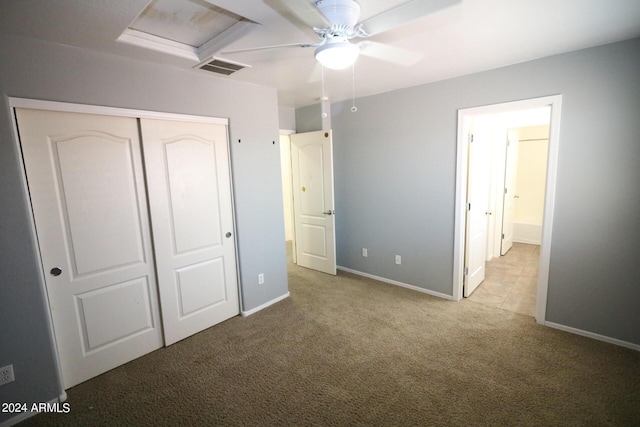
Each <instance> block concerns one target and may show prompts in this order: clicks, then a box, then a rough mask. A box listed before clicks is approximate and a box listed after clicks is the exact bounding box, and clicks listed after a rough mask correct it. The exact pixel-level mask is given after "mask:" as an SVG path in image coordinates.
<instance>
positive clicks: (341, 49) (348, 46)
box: [315, 40, 360, 70]
mask: <svg viewBox="0 0 640 427" xmlns="http://www.w3.org/2000/svg"><path fill="white" fill-rule="evenodd" d="M359 53H360V48H358V46H356V45H354V44H352V43H349V42H348V41H347V40H335V41H334V40H329V41H328V42H327V43H326V44H324V45H322V46H320V47H319V48H317V49H316V52H315V57H316V59H317V60H318V61H319V62H320V63H321V64H322V65H323V66H325V67H327V68H331V69H332V70H343V69H345V68H347V67H349V66H351V65H352V64H353V63H354V62H356V59H358V54H359Z"/></svg>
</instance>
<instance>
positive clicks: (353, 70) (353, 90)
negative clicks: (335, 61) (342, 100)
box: [351, 62, 358, 113]
mask: <svg viewBox="0 0 640 427" xmlns="http://www.w3.org/2000/svg"><path fill="white" fill-rule="evenodd" d="M351 67H352V68H351V99H352V107H351V112H352V113H355V112H356V111H358V107H356V63H355V62H354V63H353V65H351Z"/></svg>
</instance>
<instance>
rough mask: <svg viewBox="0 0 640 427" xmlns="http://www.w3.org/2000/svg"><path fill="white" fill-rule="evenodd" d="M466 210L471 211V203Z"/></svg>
mask: <svg viewBox="0 0 640 427" xmlns="http://www.w3.org/2000/svg"><path fill="white" fill-rule="evenodd" d="M467 210H469V211H470V210H471V203H469V206H468V207H467Z"/></svg>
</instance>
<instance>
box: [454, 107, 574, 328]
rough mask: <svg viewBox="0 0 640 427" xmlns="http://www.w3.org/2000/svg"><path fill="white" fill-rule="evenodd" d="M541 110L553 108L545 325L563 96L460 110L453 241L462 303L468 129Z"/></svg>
mask: <svg viewBox="0 0 640 427" xmlns="http://www.w3.org/2000/svg"><path fill="white" fill-rule="evenodd" d="M541 107H551V117H550V120H549V153H548V157H547V173H546V190H545V199H544V200H545V203H544V214H543V224H542V244H541V247H540V264H539V270H538V287H537V298H536V316H535V318H536V322H537V323H539V324H544V323H545V320H546V311H547V290H548V285H549V263H550V258H551V238H552V231H553V213H554V210H555V196H556V177H557V168H558V151H559V145H560V115H561V110H562V95H551V96H545V97H540V98H531V99H526V100H521V101H513V102H504V103H500V104H492V105H486V106H480V107H473V108H464V109H460V110H458V136H457V160H456V193H455V194H456V196H455V212H454V241H453V251H454V252H453V254H454V256H453V297H454V299H455V300H456V301H460V300H461V299H462V289H463V280H464V271H463V270H464V251H465V216H466V197H467V182H466V176H467V168H468V163H469V158H468V152H467V128H468V124H469V121H470V118H471V117H473V116H477V115H486V114H497V113H505V112H509V111H515V110H528V109H534V108H541Z"/></svg>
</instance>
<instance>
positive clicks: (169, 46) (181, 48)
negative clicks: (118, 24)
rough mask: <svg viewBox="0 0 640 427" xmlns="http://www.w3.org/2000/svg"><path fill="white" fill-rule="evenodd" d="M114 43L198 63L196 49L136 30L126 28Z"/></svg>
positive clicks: (198, 58) (198, 57)
mask: <svg viewBox="0 0 640 427" xmlns="http://www.w3.org/2000/svg"><path fill="white" fill-rule="evenodd" d="M116 41H119V42H122V43H126V44H130V45H133V46H138V47H141V48H144V49H150V50H155V51H156V52H162V53H167V54H169V55H174V56H179V57H181V58H185V59H190V60H192V61H195V62H199V61H200V56H199V55H198V49H197V48H195V47H193V46H189V45H188V44H184V43H180V42H175V41H173V40H169V39H165V38H163V37H158V36H154V35H153V34H149V33H145V32H142V31H138V30H132V29H130V28H127V29H126V30H124V32H123V33H122V34H121V35H120V37H118V38H117V39H116Z"/></svg>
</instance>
